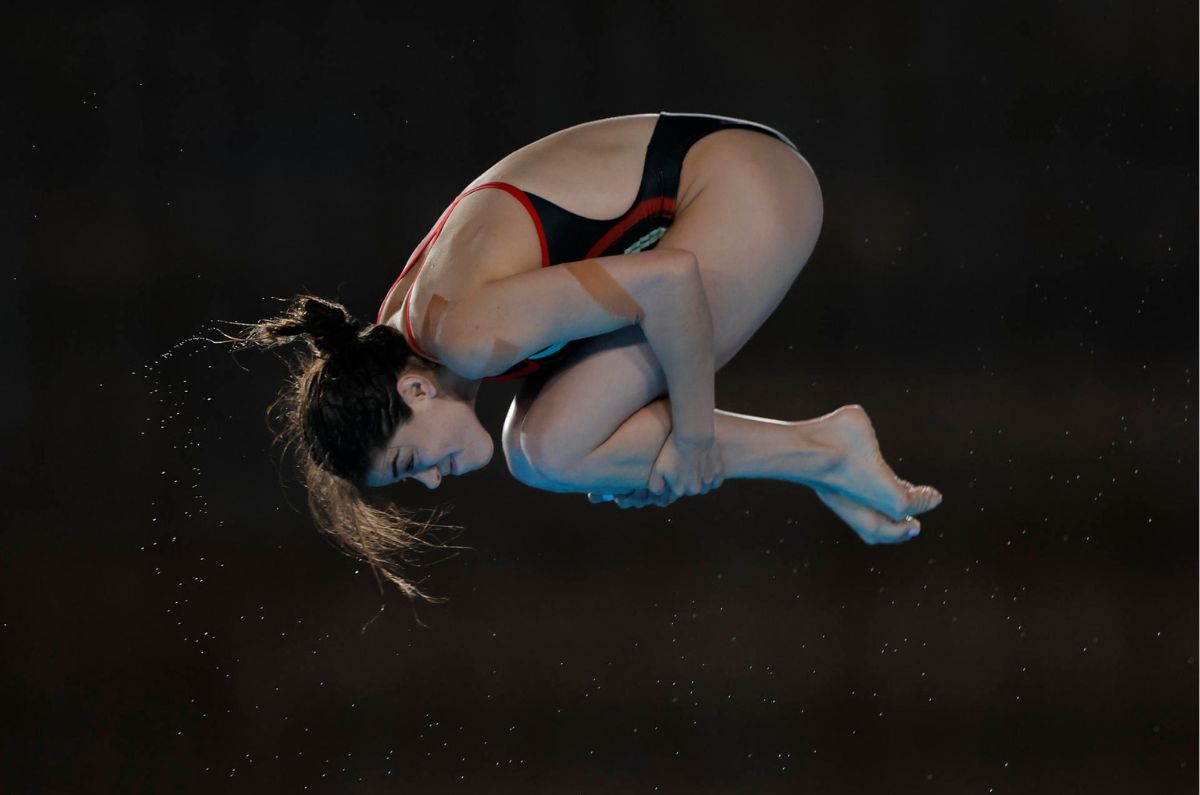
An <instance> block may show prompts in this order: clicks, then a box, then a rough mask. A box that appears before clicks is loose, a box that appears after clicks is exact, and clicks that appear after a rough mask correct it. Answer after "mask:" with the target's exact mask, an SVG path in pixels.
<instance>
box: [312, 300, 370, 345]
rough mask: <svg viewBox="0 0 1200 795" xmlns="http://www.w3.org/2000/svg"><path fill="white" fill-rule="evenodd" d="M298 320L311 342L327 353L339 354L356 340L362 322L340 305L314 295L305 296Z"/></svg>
mask: <svg viewBox="0 0 1200 795" xmlns="http://www.w3.org/2000/svg"><path fill="white" fill-rule="evenodd" d="M299 314H300V321H301V323H302V324H303V326H304V331H306V332H307V333H308V334H309V336H311V337H312V341H313V344H314V345H316V346H317V348H318V349H320V350H322V351H324V352H326V353H329V354H335V353H337V354H340V353H343V352H345V351H346V350H349V349H352V347H353V346H354V345H355V344H356V343H357V342H358V334H359V332H360V331H362V328H363V324H362V323H361V322H359V321H358V320H355V319H354V318H353V317H351V316H350V315H349V314H348V313H347V312H346V310H344V309H343V308H341V307H340V306H337V305H334V304H331V303H329V302H326V301H323V300H321V299H319V298H315V297H306V298H305V299H304V304H303V305H302V306H301V307H300V313H299Z"/></svg>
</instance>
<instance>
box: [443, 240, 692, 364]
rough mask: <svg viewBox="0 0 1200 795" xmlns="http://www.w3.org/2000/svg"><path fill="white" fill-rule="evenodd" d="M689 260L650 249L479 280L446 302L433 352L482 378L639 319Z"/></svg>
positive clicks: (673, 252) (686, 256)
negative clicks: (545, 350) (553, 347)
mask: <svg viewBox="0 0 1200 795" xmlns="http://www.w3.org/2000/svg"><path fill="white" fill-rule="evenodd" d="M695 263H696V259H695V256H694V255H693V254H691V253H690V252H686V251H683V250H681V249H652V250H650V251H640V252H637V253H636V254H622V255H617V256H611V257H597V258H595V259H587V260H580V261H578V262H568V263H564V264H562V265H555V266H553V267H549V268H539V269H538V270H534V271H526V272H524V273H518V274H516V275H513V276H507V277H504V278H501V279H496V280H494V281H490V282H485V283H484V284H482V285H480V286H478V287H475V288H474V289H472V290H471V292H470V293H469V294H467V295H466V296H464V297H463V298H462V299H460V300H458V301H454V302H452V303H451V304H450V305H449V306H447V307H446V310H445V313H444V317H443V319H442V320H441V322H440V323H439V328H438V332H437V334H438V340H437V345H438V352H439V355H440V356H441V358H442V360H443V361H444V362H445V363H446V365H447V366H449V367H450V368H451V369H452V370H454V371H455V372H458V373H461V374H462V375H465V376H467V377H469V378H483V377H485V376H489V375H496V374H498V373H502V372H504V371H505V370H507V369H509V368H510V367H512V366H513V365H514V364H517V363H518V362H520V361H522V360H523V359H525V358H527V357H528V356H529V355H530V354H533V353H536V352H538V351H540V350H542V349H543V348H546V347H548V346H550V345H554V344H555V343H559V342H567V341H570V340H577V339H584V338H586V337H595V336H598V335H600V334H605V333H607V332H609V331H615V330H616V329H620V328H624V327H625V326H631V325H636V324H640V323H641V321H642V319H643V317H644V315H645V312H646V311H647V308H648V307H650V306H652V305H653V304H654V303H655V302H656V300H658V298H659V296H661V295H663V294H664V292H665V291H668V290H670V289H671V284H672V282H673V281H674V280H675V279H678V278H680V277H681V276H682V275H684V274H686V273H687V270H688V269H689V268H694V267H695Z"/></svg>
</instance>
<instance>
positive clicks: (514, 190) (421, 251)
mask: <svg viewBox="0 0 1200 795" xmlns="http://www.w3.org/2000/svg"><path fill="white" fill-rule="evenodd" d="M485 188H498V189H500V190H503V191H505V192H506V193H508V194H509V195H510V196H512V197H513V198H515V199H516V200H517V201H519V202H521V205H522V206H524V207H525V210H526V211H527V212H528V213H529V216H530V218H532V219H533V225H534V227H535V228H536V229H537V235H538V245H539V246H540V247H541V251H542V267H543V268H546V267H549V265H550V248H549V246H548V245H547V242H546V230H545V229H544V228H543V227H542V221H541V218H539V217H538V214H537V210H535V209H534V206H533V202H531V201H530V200H529V197H528V196H527V195H526V194H525V191H523V190H521V189H520V188H518V187H517V186H516V185H512V184H510V183H507V182H485V183H483V184H482V185H476V186H475V187H473V188H470V189H469V190H466V191H463V192H462V193H460V194H459V195H458V196H456V197H455V199H454V201H453V202H451V203H450V206H449V207H447V208H446V210H445V211H444V212H443V213H442V217H441V218H440V219H439V220H438V223H437V226H436V227H434V229H433V231H432V232H431V233H430V234H428V235H426V238H425V240H424V241H423V242H422V243H421V246H420V248H418V249H417V251H416V253H415V254H413V256H412V258H411V259H409V261H408V263H407V264H406V265H405V266H404V270H402V271H400V276H399V277H397V278H396V281H395V282H394V283H393V284H392V287H391V289H390V290H388V292H387V295H386V296H384V299H383V304H381V305H380V307H379V314H378V316H377V317H376V320H375V322H376V323H382V322H383V308H384V307H385V306H386V305H387V302H388V300H389V299H390V298H391V297H392V293H393V292H395V290H396V288H397V287H399V286H400V281H401V280H402V279H403V278H404V277H405V275H406V274H407V273H408V272H409V270H411V269H412V267H413V266H414V265H416V266H417V272H416V273H415V274H414V275H413V283H414V284H415V283H416V280H417V278H418V277H419V276H420V274H421V267H423V266H424V264H425V254H426V253H427V252H428V251H429V249H430V248H432V247H433V244H434V243H436V242H437V239H438V237H439V236H440V235H441V234H442V228H443V227H445V225H446V222H447V221H448V220H450V213H452V212H454V208H455V207H457V206H458V203H459V202H460V201H462V200H463V199H465V198H466V197H467V196H470V195H471V194H472V193H474V192H475V191H477V190H483V189H485ZM418 263H419V264H418ZM411 294H412V285H409V291H408V293H407V294H406V295H405V296H404V302H403V307H402V310H401V311H402V312H403V320H404V323H403V327H404V329H405V330H406V332H407V334H406V336H407V337H408V344H409V346H410V347H411V348H412V349H413V350H415V351H416V352H417V353H419V354H421V355H422V356H424V357H425V358H427V359H430V360H432V361H435V362H436V361H437V359H434V358H433V357H432V356H430V355H429V354H427V353H426V352H425V351H424V350H422V349H421V347H420V346H419V345H418V344H417V342H416V335H415V334H414V333H413V329H412V319H411V317H410V315H409V302H408V297H409V295H411Z"/></svg>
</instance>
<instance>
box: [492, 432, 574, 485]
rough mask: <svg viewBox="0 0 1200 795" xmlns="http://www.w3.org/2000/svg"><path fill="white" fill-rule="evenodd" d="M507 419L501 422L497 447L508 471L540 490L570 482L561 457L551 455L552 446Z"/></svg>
mask: <svg viewBox="0 0 1200 795" xmlns="http://www.w3.org/2000/svg"><path fill="white" fill-rule="evenodd" d="M514 419H515V418H514V417H513V416H512V415H511V414H510V416H509V420H507V421H506V422H505V424H504V433H503V435H502V436H501V439H500V442H501V447H502V448H503V450H504V461H505V463H506V464H507V465H508V471H509V472H510V473H511V474H512V476H513V477H514V478H516V479H517V480H518V481H520V482H521V483H524V484H525V485H526V486H530V487H532V488H535V489H542V490H543V491H566V490H569V487H570V485H571V483H573V482H574V481H573V480H572V478H571V477H570V476H569V474H568V473H569V472H570V471H571V470H572V467H571V466H570V462H568V461H567V460H566V458H565V456H563V455H561V454H555V452H554V450H555V448H554V446H553V445H551V444H544V443H543V441H542V436H541V435H539V434H537V433H536V432H532V433H531V432H530V431H529V430H527V429H526V427H525V423H524V422H523V420H524V417H521V418H520V419H521V420H522V421H521V422H516V421H513V420H514Z"/></svg>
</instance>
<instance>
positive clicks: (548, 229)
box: [375, 111, 798, 381]
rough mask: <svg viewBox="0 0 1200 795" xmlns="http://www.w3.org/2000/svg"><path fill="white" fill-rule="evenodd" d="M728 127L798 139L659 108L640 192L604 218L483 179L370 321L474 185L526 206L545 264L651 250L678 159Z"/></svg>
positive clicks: (662, 229)
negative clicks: (578, 212) (625, 206)
mask: <svg viewBox="0 0 1200 795" xmlns="http://www.w3.org/2000/svg"><path fill="white" fill-rule="evenodd" d="M731 129H741V130H754V131H755V132H761V133H763V134H765V135H770V136H772V137H774V138H778V139H779V140H780V141H783V142H784V143H785V144H787V145H788V146H790V147H792V148H793V149H796V145H795V144H794V143H792V142H791V141H790V140H789V139H788V138H787V136H785V135H783V133H780V132H778V131H777V130H773V129H771V128H770V127H767V126H765V125H762V124H755V123H754V122H750V121H744V120H742V119H732V118H729V117H726V116H711V115H707V114H701V113H667V112H666V111H664V112H662V113H660V114H659V116H658V120H657V121H656V122H655V124H654V133H653V134H652V135H651V136H650V143H649V145H648V146H647V147H646V162H645V165H644V166H643V168H642V184H641V187H640V188H639V189H638V194H637V196H636V197H635V198H634V200H633V204H632V205H631V206H630V208H629V209H628V210H626V211H625V212H624V213H622V214H621V215H619V216H618V217H616V218H613V219H610V220H607V221H598V220H596V219H594V218H584V217H583V216H580V215H576V214H575V213H572V212H568V211H567V210H564V209H563V208H562V207H559V206H558V205H557V204H554V203H553V202H549V201H547V200H545V199H543V198H542V197H541V196H538V195H536V194H533V193H529V192H527V191H523V190H521V189H520V188H518V187H517V186H515V185H511V184H509V183H507V182H485V183H483V184H482V185H476V186H475V187H473V188H471V189H470V190H467V191H465V192H463V193H461V194H460V195H459V196H458V197H457V198H455V200H454V201H453V202H452V203H451V204H450V206H449V207H447V208H446V210H445V212H443V213H442V217H441V220H440V221H439V222H438V224H437V226H436V227H435V229H434V231H433V234H432V235H430V237H429V240H428V242H426V243H425V244H424V245H422V246H421V247H420V248H419V249H418V250H417V252H416V253H415V254H414V255H413V257H412V259H411V260H409V262H408V264H407V265H405V266H404V270H402V271H401V272H400V276H399V278H397V279H396V282H395V284H393V285H392V289H391V290H388V294H387V296H385V297H384V300H383V305H381V306H380V308H379V316H378V318H377V319H376V321H375V322H377V323H382V322H383V307H384V306H386V305H387V302H388V299H389V298H391V295H392V292H393V291H394V290H395V289H396V287H397V286H398V285H399V283H400V280H401V279H403V278H404V275H405V274H406V273H408V271H409V269H410V268H411V267H412V266H413V265H414V264H415V263H416V262H418V261H419V260H420V259H421V256H422V254H424V253H425V252H426V251H427V250H428V249H429V248H430V247H431V246H432V245H433V243H434V242H435V241H436V240H437V238H438V235H439V234H441V231H442V227H443V226H445V224H446V220H447V219H448V218H449V217H450V213H451V212H453V210H454V208H455V206H456V205H457V204H458V203H459V202H460V201H462V199H463V198H464V197H465V196H469V195H470V194H472V193H474V192H475V191H477V190H483V189H485V188H499V189H501V190H504V191H507V192H508V193H509V194H511V195H512V196H513V197H514V198H516V199H517V200H518V201H519V202H521V204H523V205H524V206H525V209H526V210H528V211H529V214H530V216H532V218H533V223H534V226H535V227H537V232H538V238H539V240H540V244H541V249H542V267H543V268H546V267H550V266H552V265H558V264H560V263H563V262H577V261H579V260H584V259H592V258H595V257H604V256H611V255H615V254H632V253H634V252H636V251H645V250H647V249H652V248H654V247H655V246H656V245H658V241H659V240H660V239H661V238H662V236H663V235H665V234H666V233H667V229H669V228H670V226H671V222H672V221H673V220H674V218H675V203H676V201H677V200H678V193H679V173H680V171H681V170H682V168H683V158H684V157H685V156H686V155H687V153H688V150H689V149H691V148H692V145H693V144H695V143H696V142H697V141H699V140H700V139H701V138H703V137H705V136H706V135H710V134H711V133H714V132H717V131H718V130H731ZM797 151H798V150H797ZM418 275H419V270H418ZM415 278H416V277H414V280H415ZM407 309H408V305H407V302H405V316H404V330H405V332H406V336H407V337H408V341H409V344H410V345H411V346H412V348H413V350H415V351H416V352H417V353H419V354H421V355H422V356H425V357H426V358H428V359H433V357H431V356H429V355H428V354H426V353H425V352H424V351H423V350H421V348H420V347H419V346H418V345H417V343H416V339H415V338H414V335H413V330H412V324H411V321H410V320H409V318H408V312H407ZM576 342H579V340H573V341H568V342H561V343H558V344H557V345H551V346H550V347H549V348H545V349H544V350H541V351H538V352H537V353H535V354H532V355H531V356H530V357H529V358H527V359H525V360H524V361H522V362H519V363H517V364H516V365H514V366H513V367H511V368H509V369H508V370H507V371H505V372H504V373H501V374H500V375H493V376H488V378H487V379H486V380H488V381H507V380H509V379H513V378H521V377H524V376H527V375H530V374H531V373H534V372H537V371H538V370H540V369H542V368H544V367H546V366H548V365H549V364H551V363H553V362H557V361H559V360H560V359H562V358H563V357H565V356H566V355H567V353H568V352H569V351H570V350H571V347H572V345H574V344H575V343H576ZM434 361H436V360H434Z"/></svg>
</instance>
